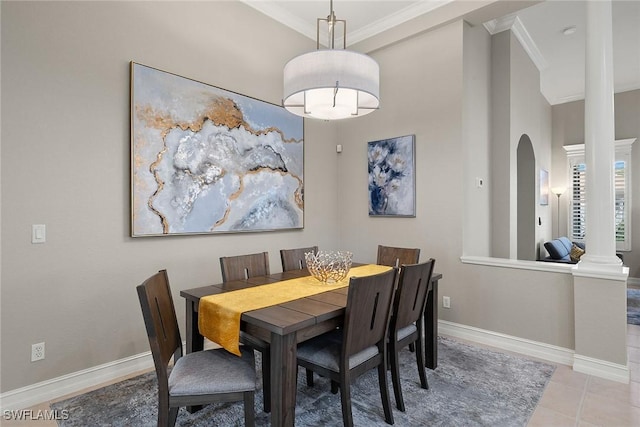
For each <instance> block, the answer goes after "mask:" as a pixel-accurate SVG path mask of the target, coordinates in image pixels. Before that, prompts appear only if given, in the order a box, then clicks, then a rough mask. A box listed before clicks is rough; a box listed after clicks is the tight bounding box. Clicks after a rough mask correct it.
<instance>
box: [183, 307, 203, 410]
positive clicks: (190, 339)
mask: <svg viewBox="0 0 640 427" xmlns="http://www.w3.org/2000/svg"><path fill="white" fill-rule="evenodd" d="M196 309H197V307H196V303H195V302H193V301H189V300H187V307H186V310H185V317H186V323H187V330H186V335H187V336H186V339H187V348H186V351H187V353H193V352H195V351H201V350H203V349H204V337H203V336H202V335H200V330H199V329H198V311H197V310H196ZM200 409H202V405H198V406H187V411H188V412H189V413H190V414H192V413H194V412H197V411H199V410H200Z"/></svg>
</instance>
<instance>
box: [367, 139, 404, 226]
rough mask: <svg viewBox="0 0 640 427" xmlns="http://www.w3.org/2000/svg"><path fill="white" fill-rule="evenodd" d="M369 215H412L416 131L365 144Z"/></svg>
mask: <svg viewBox="0 0 640 427" xmlns="http://www.w3.org/2000/svg"><path fill="white" fill-rule="evenodd" d="M367 148H368V162H369V215H370V216H400V217H415V216H416V208H415V135H407V136H401V137H397V138H391V139H383V140H380V141H371V142H369V144H368V147H367Z"/></svg>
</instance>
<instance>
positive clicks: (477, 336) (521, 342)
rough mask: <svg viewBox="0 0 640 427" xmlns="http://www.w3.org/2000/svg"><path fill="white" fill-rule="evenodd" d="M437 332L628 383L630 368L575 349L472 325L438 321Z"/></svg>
mask: <svg viewBox="0 0 640 427" xmlns="http://www.w3.org/2000/svg"><path fill="white" fill-rule="evenodd" d="M438 332H439V333H442V334H445V335H449V336H451V337H454V338H460V339H464V340H467V341H472V342H476V343H478V344H484V345H489V346H492V347H496V348H499V349H501V350H507V351H512V352H514V353H520V354H523V355H526V356H532V357H536V358H538V359H542V360H547V361H549V362H553V363H560V364H562V365H567V366H571V367H572V368H573V370H574V371H576V372H581V373H584V374H588V375H593V376H595V377H599V378H604V379H607V380H611V381H616V382H620V383H624V384H628V383H629V380H630V373H629V368H628V367H627V366H624V365H619V364H616V363H611V362H608V361H606V360H600V359H594V358H591V357H587V356H582V355H579V354H575V351H574V350H571V349H568V348H563V347H558V346H554V345H550V344H545V343H541V342H537V341H532V340H528V339H524V338H519V337H514V336H512V335H506V334H501V333H499V332H493V331H488V330H485V329H480V328H475V327H473V326H467V325H462V324H459V323H453V322H449V321H446V320H439V321H438Z"/></svg>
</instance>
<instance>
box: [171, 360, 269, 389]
mask: <svg viewBox="0 0 640 427" xmlns="http://www.w3.org/2000/svg"><path fill="white" fill-rule="evenodd" d="M240 351H241V352H242V357H241V358H239V357H238V356H236V355H234V354H231V353H229V352H228V351H226V350H224V349H217V350H207V351H198V352H195V353H189V354H186V355H184V356H182V357H181V358H180V359H178V362H177V363H176V365H175V366H174V367H173V369H172V370H171V374H170V375H169V394H170V395H171V396H186V395H198V394H217V393H229V392H242V391H249V390H254V389H255V388H256V371H255V364H254V358H253V349H245V348H241V350H240ZM239 360H241V361H242V362H244V363H238V361H239Z"/></svg>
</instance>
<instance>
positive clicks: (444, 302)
mask: <svg viewBox="0 0 640 427" xmlns="http://www.w3.org/2000/svg"><path fill="white" fill-rule="evenodd" d="M442 307H444V308H451V298H450V297H442Z"/></svg>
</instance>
